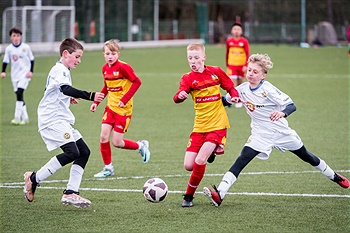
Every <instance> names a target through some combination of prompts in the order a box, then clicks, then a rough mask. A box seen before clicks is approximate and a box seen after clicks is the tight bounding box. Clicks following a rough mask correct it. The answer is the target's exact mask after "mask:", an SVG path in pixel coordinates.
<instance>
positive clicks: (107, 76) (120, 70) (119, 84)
mask: <svg viewBox="0 0 350 233" xmlns="http://www.w3.org/2000/svg"><path fill="white" fill-rule="evenodd" d="M119 50H120V46H119V41H118V40H115V39H112V40H109V41H107V42H105V44H104V46H103V55H104V58H105V61H106V63H105V64H104V65H103V67H102V74H103V77H104V86H103V87H102V90H101V92H102V93H104V94H105V95H107V94H108V101H107V105H106V108H105V111H104V114H103V117H102V126H101V135H100V151H101V155H102V160H103V163H104V168H103V169H102V171H101V172H99V173H97V174H95V175H94V177H97V178H103V177H107V176H113V175H114V167H113V165H112V150H111V145H110V142H109V141H110V136H111V133H112V131H113V135H112V144H113V146H115V147H117V148H121V149H128V150H138V151H139V153H140V154H141V156H142V161H143V162H144V163H148V160H149V159H150V156H151V153H150V151H149V142H148V141H146V140H141V141H138V142H135V141H132V140H129V139H124V133H125V132H127V130H128V127H129V125H130V121H131V117H132V109H133V96H134V95H135V93H136V91H137V90H138V89H139V87H140V86H141V80H140V78H139V77H138V76H137V75H136V74H135V72H134V70H133V69H132V67H131V66H130V65H129V64H127V63H125V62H123V61H120V60H118V59H119V56H120V51H119ZM98 104H99V103H98V102H94V103H93V104H92V105H91V107H90V110H91V111H92V112H95V111H96V108H97V106H98Z"/></svg>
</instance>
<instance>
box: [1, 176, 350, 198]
mask: <svg viewBox="0 0 350 233" xmlns="http://www.w3.org/2000/svg"><path fill="white" fill-rule="evenodd" d="M337 172H342V173H349V172H350V170H337ZM303 173H319V171H294V172H242V173H241V174H240V175H271V174H303ZM223 175H224V174H205V176H219V177H222V176H223ZM188 176H189V175H181V174H175V175H163V176H131V177H111V178H88V179H84V180H85V181H88V180H90V181H91V180H108V181H109V180H127V179H147V178H151V177H159V178H177V177H188ZM67 182H68V180H50V181H43V182H41V183H67ZM23 185H24V182H9V183H2V184H0V188H9V189H23ZM38 189H50V190H56V189H59V190H62V189H65V187H47V186H45V187H43V186H40V187H38ZM80 190H85V191H105V192H137V193H141V192H142V190H140V189H110V188H80ZM183 192H184V191H183V190H182V191H177V190H169V193H179V194H182V193H183ZM196 193H200V194H202V193H203V192H200V191H199V192H196ZM227 194H228V195H244V196H283V197H327V198H350V195H340V194H310V193H264V192H257V193H249V192H235V193H231V192H228V193H227Z"/></svg>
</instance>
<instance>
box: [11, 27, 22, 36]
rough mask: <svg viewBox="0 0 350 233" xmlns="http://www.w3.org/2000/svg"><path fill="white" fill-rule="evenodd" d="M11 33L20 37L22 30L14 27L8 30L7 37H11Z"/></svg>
mask: <svg viewBox="0 0 350 233" xmlns="http://www.w3.org/2000/svg"><path fill="white" fill-rule="evenodd" d="M13 33H16V34H20V35H22V30H21V29H19V28H16V27H13V28H11V29H10V32H9V35H10V36H11V35H12V34H13Z"/></svg>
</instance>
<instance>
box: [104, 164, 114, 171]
mask: <svg viewBox="0 0 350 233" xmlns="http://www.w3.org/2000/svg"><path fill="white" fill-rule="evenodd" d="M105 168H107V169H109V170H112V169H113V165H112V163H110V164H107V165H105Z"/></svg>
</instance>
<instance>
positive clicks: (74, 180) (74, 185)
mask: <svg viewBox="0 0 350 233" xmlns="http://www.w3.org/2000/svg"><path fill="white" fill-rule="evenodd" d="M83 174H84V169H83V168H82V167H80V166H79V165H77V164H73V165H72V167H71V168H70V175H69V181H68V184H67V190H73V191H74V192H78V190H79V187H80V183H81V179H82V178H83Z"/></svg>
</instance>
